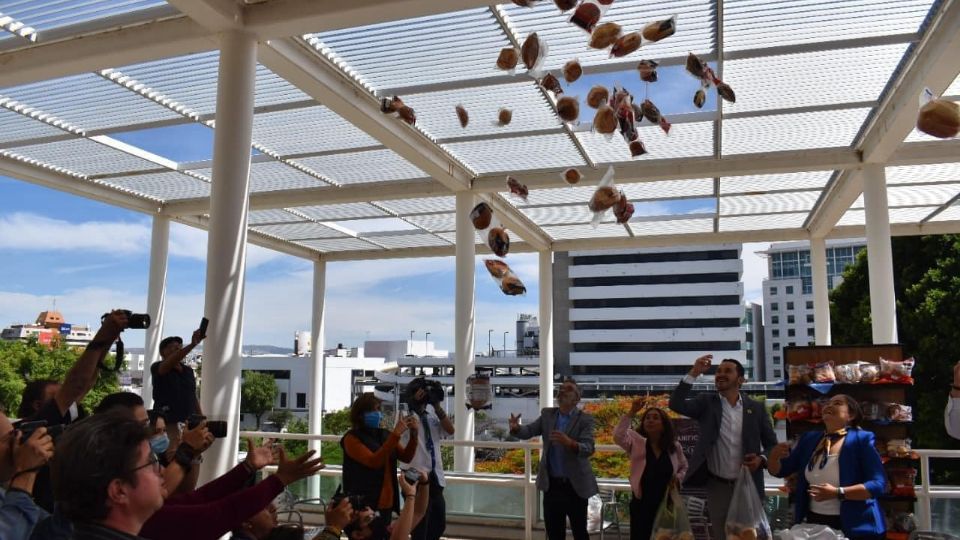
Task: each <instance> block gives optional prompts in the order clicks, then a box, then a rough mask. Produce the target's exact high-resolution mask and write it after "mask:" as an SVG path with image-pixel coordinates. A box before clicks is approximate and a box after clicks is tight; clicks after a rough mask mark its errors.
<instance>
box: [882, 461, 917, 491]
mask: <svg viewBox="0 0 960 540" xmlns="http://www.w3.org/2000/svg"><path fill="white" fill-rule="evenodd" d="M887 478H889V479H890V494H891V495H894V496H899V497H915V496H916V495H917V493H916V488H915V487H914V486H915V485H916V479H917V470H916V469H914V468H913V467H890V468H888V469H887Z"/></svg>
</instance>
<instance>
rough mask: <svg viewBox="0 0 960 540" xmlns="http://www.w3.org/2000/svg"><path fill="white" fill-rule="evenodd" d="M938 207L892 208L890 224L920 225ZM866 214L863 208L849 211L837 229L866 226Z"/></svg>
mask: <svg viewBox="0 0 960 540" xmlns="http://www.w3.org/2000/svg"><path fill="white" fill-rule="evenodd" d="M937 208H938V207H937V206H920V207H913V208H891V209H890V223H920V221H921V220H923V219H924V218H926V217H927V216H929V215H930V214H932V213H933V212H934V211H936V210H937ZM865 223H866V213H865V212H864V210H863V209H862V208H852V209H850V210H847V211H846V213H844V214H843V217H842V218H840V221H838V222H837V227H844V226H855V225H861V226H862V225H864V224H865Z"/></svg>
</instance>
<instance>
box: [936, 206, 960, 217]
mask: <svg viewBox="0 0 960 540" xmlns="http://www.w3.org/2000/svg"><path fill="white" fill-rule="evenodd" d="M930 221H960V204H954V205H953V206H951V207H949V208H947V209H946V210H944V211H943V212H940V213H939V214H937V215H935V216H933V218H931V219H930Z"/></svg>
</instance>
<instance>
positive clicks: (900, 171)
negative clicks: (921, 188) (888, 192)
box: [886, 163, 960, 186]
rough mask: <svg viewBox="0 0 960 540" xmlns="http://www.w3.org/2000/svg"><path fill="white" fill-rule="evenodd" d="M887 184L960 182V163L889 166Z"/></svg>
mask: <svg viewBox="0 0 960 540" xmlns="http://www.w3.org/2000/svg"><path fill="white" fill-rule="evenodd" d="M886 173H887V185H888V186H893V185H896V184H918V183H931V182H960V163H938V164H933V165H906V166H900V167H887V168H886Z"/></svg>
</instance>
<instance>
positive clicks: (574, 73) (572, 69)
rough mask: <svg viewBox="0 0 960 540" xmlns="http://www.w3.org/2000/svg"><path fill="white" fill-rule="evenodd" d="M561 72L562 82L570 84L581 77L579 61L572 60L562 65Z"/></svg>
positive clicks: (581, 71)
mask: <svg viewBox="0 0 960 540" xmlns="http://www.w3.org/2000/svg"><path fill="white" fill-rule="evenodd" d="M561 71H562V72H563V80H565V81H567V84H572V83H574V82H576V81H577V79H579V78H580V77H581V76H582V75H583V66H581V65H580V60H579V59H577V58H574V59H573V60H570V61H569V62H567V63H566V64H564V65H563V69H562V70H561Z"/></svg>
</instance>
